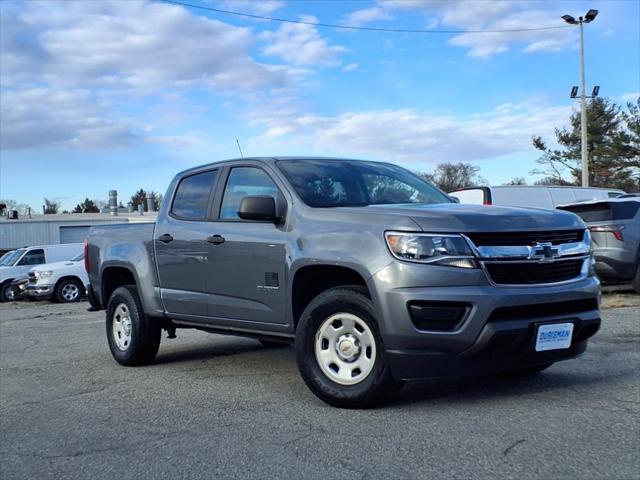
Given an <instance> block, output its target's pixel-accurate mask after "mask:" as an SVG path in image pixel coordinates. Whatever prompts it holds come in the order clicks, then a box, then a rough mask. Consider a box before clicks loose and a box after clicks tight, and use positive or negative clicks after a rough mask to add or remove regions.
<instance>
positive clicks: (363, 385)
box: [295, 286, 401, 408]
mask: <svg viewBox="0 0 640 480" xmlns="http://www.w3.org/2000/svg"><path fill="white" fill-rule="evenodd" d="M340 313H343V314H344V313H346V314H352V315H355V316H356V317H358V319H359V321H362V322H364V323H365V324H366V326H367V327H368V329H369V332H370V333H371V334H372V336H373V340H374V341H375V352H376V354H375V359H374V361H373V367H372V369H371V370H370V372H369V373H368V374H367V375H366V376H365V377H364V378H363V379H362V380H360V381H359V383H356V384H352V385H343V384H340V383H337V382H336V381H334V380H333V379H331V378H330V377H329V376H328V375H327V374H326V373H325V372H324V371H323V370H322V368H321V367H320V365H319V363H318V361H317V360H316V350H315V349H316V346H315V345H316V335H317V334H318V333H319V329H320V328H321V326H322V325H323V324H324V323H325V321H326V320H327V319H329V318H330V317H331V316H332V315H335V314H340ZM295 345H296V360H297V364H298V369H299V371H300V374H301V375H302V378H303V380H304V381H305V383H306V384H307V386H308V387H309V389H310V390H311V391H312V392H313V393H314V394H315V395H316V396H317V397H318V398H320V399H321V400H323V401H325V402H327V403H328V404H330V405H333V406H336V407H343V408H369V407H373V406H376V405H379V404H381V403H383V402H384V401H385V400H386V399H387V398H388V397H389V396H390V395H391V394H392V393H395V392H396V391H397V390H398V388H399V387H400V386H401V383H399V382H396V381H395V380H394V379H393V377H392V375H391V371H390V370H389V367H388V365H387V363H386V361H385V357H384V345H383V343H382V339H381V337H380V332H379V329H378V324H377V322H376V315H375V309H374V306H373V303H372V302H371V299H370V298H369V297H368V296H367V294H366V290H364V289H363V288H362V287H358V286H354V287H336V288H332V289H329V290H326V291H325V292H322V293H321V294H319V295H318V296H317V297H316V298H314V299H313V300H312V301H311V303H309V305H308V306H307V307H306V308H305V310H304V312H303V313H302V316H301V317H300V322H299V323H298V327H297V330H296V344H295ZM329 348H330V347H329ZM361 354H362V353H359V354H358V355H361ZM338 368H341V367H338ZM352 374H353V372H352Z"/></svg>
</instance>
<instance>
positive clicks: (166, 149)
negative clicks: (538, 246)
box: [0, 0, 640, 209]
mask: <svg viewBox="0 0 640 480" xmlns="http://www.w3.org/2000/svg"><path fill="white" fill-rule="evenodd" d="M186 3H191V4H196V5H201V6H205V7H212V8H219V9H226V10H234V11H238V12H244V13H249V14H254V15H263V16H265V15H266V16H271V17H279V18H288V19H296V20H302V21H306V22H311V23H314V22H321V23H331V24H344V25H359V26H365V27H385V28H402V29H433V30H436V31H437V30H447V31H451V30H454V31H464V32H468V31H470V30H475V31H477V30H505V29H506V30H516V29H522V28H531V27H547V26H563V22H562V20H561V19H560V16H561V15H563V14H565V13H569V14H572V15H574V16H578V15H581V14H584V13H585V12H586V11H587V10H588V9H589V8H596V9H598V10H600V14H599V16H598V17H597V19H596V21H595V22H593V23H592V24H590V25H588V26H587V27H586V29H585V31H586V42H585V43H586V52H587V55H586V62H587V83H588V90H590V88H591V86H593V85H596V84H597V85H601V91H600V94H601V95H603V96H607V97H610V98H612V99H614V100H616V101H623V100H624V99H632V98H634V97H635V96H637V95H638V91H639V90H640V31H639V25H640V2H638V1H636V0H630V1H615V0H606V1H596V0H594V1H590V2H583V1H571V2H562V1H559V2H548V1H544V2H543V1H538V2H529V1H522V0H519V1H505V2H501V1H481V0H459V1H435V0H393V1H392V0H373V1H340V2H338V1H318V0H315V1H303V0H299V1H295V2H293V1H291V2H285V1H279V0H267V1H250V0H234V1H215V0H189V1H186ZM0 10H1V24H0V30H1V33H0V35H1V44H0V46H1V49H0V55H1V58H0V75H1V79H0V80H1V86H2V91H1V98H0V115H1V117H0V147H1V151H0V155H1V157H0V198H5V199H6V198H9V199H13V200H16V201H18V202H19V203H28V204H30V205H31V206H32V207H34V208H37V209H38V208H40V206H41V205H42V198H43V197H44V196H47V197H48V198H55V199H58V200H59V201H61V203H62V205H63V207H64V208H72V207H73V206H74V205H75V204H76V203H78V202H79V201H81V200H82V199H84V198H85V197H87V196H88V197H90V198H98V199H106V197H107V191H108V190H109V189H113V188H116V189H118V190H119V192H120V195H121V198H124V199H126V198H128V197H129V196H130V195H131V194H132V193H133V191H134V190H136V189H138V188H145V189H151V190H156V191H161V192H164V190H165V189H166V186H167V184H168V183H169V181H170V179H171V177H172V176H173V175H174V174H175V173H176V172H177V171H179V170H182V169H185V168H188V167H191V166H194V165H198V164H202V163H206V162H212V161H216V160H220V159H226V158H234V157H237V156H238V150H237V146H236V142H235V139H236V138H237V139H238V140H239V141H240V144H241V145H242V148H243V151H244V154H245V156H249V155H250V156H262V155H316V154H317V155H323V156H350V157H358V158H369V159H376V160H388V161H393V162H396V163H399V164H401V165H403V166H406V167H409V168H412V169H416V170H430V169H431V168H433V166H434V165H435V164H437V163H438V162H442V161H469V162H473V163H474V164H476V165H478V166H479V167H480V168H481V174H482V176H483V177H485V178H487V179H488V180H489V181H490V182H491V183H495V184H499V183H502V182H505V181H508V180H509V179H511V178H513V177H515V176H527V175H528V172H529V171H530V170H531V169H532V168H533V166H534V161H535V159H536V158H537V154H536V152H535V150H533V148H532V146H531V136H532V135H533V134H539V135H543V136H546V137H548V138H550V137H551V136H552V135H553V130H554V127H556V126H562V125H564V124H566V123H567V119H568V117H569V115H570V114H571V112H572V111H573V110H574V109H575V108H576V106H577V105H576V102H575V101H573V100H571V99H569V98H568V96H569V95H568V94H569V90H570V87H571V85H574V84H578V76H579V50H578V48H577V47H578V30H577V28H574V27H568V28H559V29H553V30H539V31H527V32H506V33H505V32H497V33H440V34H415V33H384V32H371V31H353V30H340V29H334V28H322V27H316V26H313V25H305V24H287V23H277V22H270V21H265V20H258V19H248V18H243V17H238V16H232V15H228V14H223V13H217V12H212V11H207V10H201V9H195V8H190V7H182V6H178V5H172V4H168V3H163V2H160V1H138V0H130V1H124V0H121V1H100V0H87V1H69V2H61V3H58V2H55V1H44V2H38V1H26V2H17V1H12V0H5V1H2V2H0Z"/></svg>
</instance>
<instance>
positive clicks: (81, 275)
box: [27, 253, 89, 303]
mask: <svg viewBox="0 0 640 480" xmlns="http://www.w3.org/2000/svg"><path fill="white" fill-rule="evenodd" d="M88 284H89V276H88V275H87V272H86V271H85V269H84V253H81V254H80V255H78V256H76V257H74V258H72V259H71V260H68V261H66V262H55V263H45V264H43V265H38V266H37V267H35V268H32V269H31V270H29V279H28V283H27V295H28V296H29V297H31V298H49V299H52V300H56V301H58V302H62V303H69V302H77V301H78V300H80V298H82V296H84V295H85V293H86V291H87V285H88Z"/></svg>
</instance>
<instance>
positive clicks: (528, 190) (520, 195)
mask: <svg viewBox="0 0 640 480" xmlns="http://www.w3.org/2000/svg"><path fill="white" fill-rule="evenodd" d="M623 194H624V191H622V190H616V189H614V188H592V187H588V188H587V187H550V186H538V185H531V186H529V185H500V186H496V187H468V188H462V189H460V190H455V191H453V192H449V195H451V196H452V197H455V198H457V199H458V200H460V203H470V204H475V205H507V206H511V207H534V208H556V207H557V206H558V205H567V204H570V203H577V202H583V201H588V200H607V199H609V198H615V197H618V196H619V195H623Z"/></svg>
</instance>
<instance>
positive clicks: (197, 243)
mask: <svg viewBox="0 0 640 480" xmlns="http://www.w3.org/2000/svg"><path fill="white" fill-rule="evenodd" d="M217 177H218V170H205V171H202V172H197V173H194V174H191V175H188V176H185V177H183V178H181V179H180V180H179V182H178V183H177V185H176V186H175V187H174V190H173V192H174V193H173V197H172V198H171V199H167V201H169V202H171V204H170V206H169V208H168V209H167V210H165V211H166V212H167V213H166V215H159V216H158V222H157V223H156V228H155V231H154V240H153V241H154V247H155V253H156V264H157V267H158V276H159V281H160V295H161V297H162V301H163V303H164V307H165V309H166V310H167V312H169V313H173V314H178V315H194V316H201V317H204V316H206V314H207V302H206V293H205V288H204V264H205V260H206V259H205V256H204V246H203V243H204V237H205V230H206V229H205V225H206V223H207V220H208V215H209V213H208V212H209V211H210V206H211V201H212V198H213V195H212V194H213V191H214V187H215V182H216V180H217Z"/></svg>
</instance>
